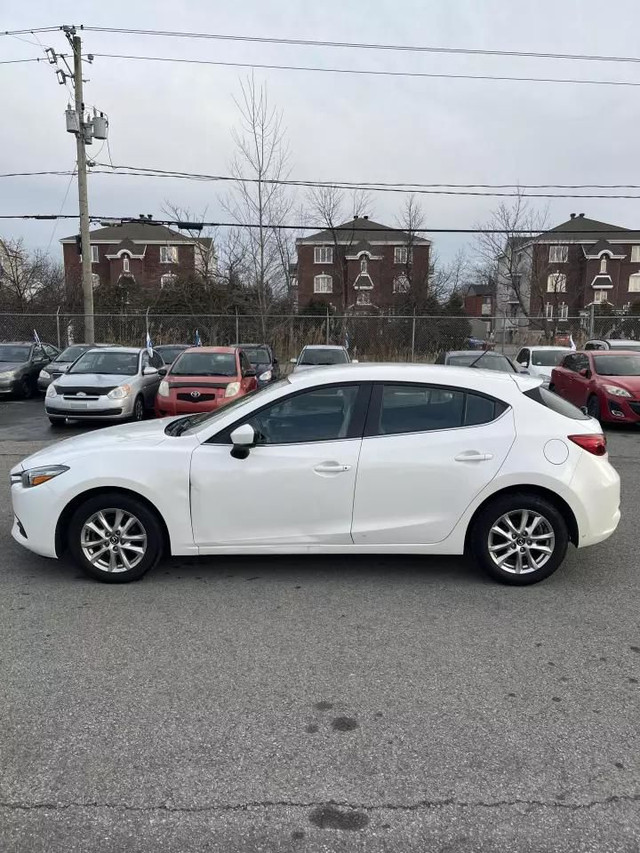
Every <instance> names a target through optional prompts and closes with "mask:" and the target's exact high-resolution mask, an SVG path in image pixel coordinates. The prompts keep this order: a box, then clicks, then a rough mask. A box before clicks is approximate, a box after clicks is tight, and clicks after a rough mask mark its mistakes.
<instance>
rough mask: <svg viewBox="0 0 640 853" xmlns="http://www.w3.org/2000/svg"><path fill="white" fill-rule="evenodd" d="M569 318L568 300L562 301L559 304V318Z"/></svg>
mask: <svg viewBox="0 0 640 853" xmlns="http://www.w3.org/2000/svg"><path fill="white" fill-rule="evenodd" d="M568 319H569V306H568V305H567V303H566V302H561V303H560V305H558V320H565V321H566V320H568Z"/></svg>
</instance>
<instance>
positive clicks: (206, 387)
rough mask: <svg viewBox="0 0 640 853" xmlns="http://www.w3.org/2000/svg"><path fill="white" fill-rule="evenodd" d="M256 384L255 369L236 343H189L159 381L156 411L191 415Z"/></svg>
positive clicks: (215, 405) (249, 389)
mask: <svg viewBox="0 0 640 853" xmlns="http://www.w3.org/2000/svg"><path fill="white" fill-rule="evenodd" d="M257 387H258V380H257V379H256V372H255V370H254V369H253V368H252V367H251V363H250V361H249V359H248V358H247V356H246V355H245V353H244V352H242V350H240V349H238V347H191V348H190V349H187V350H185V351H184V352H182V353H180V355H179V356H178V357H177V358H176V360H175V361H174V362H173V364H172V365H171V367H170V368H169V372H168V373H167V375H166V376H165V378H164V379H163V380H162V382H161V383H160V387H159V388H158V393H157V395H156V406H155V409H156V415H158V417H160V418H162V417H165V416H166V415H191V414H193V413H195V412H211V411H213V410H214V409H218V408H220V406H224V405H225V403H230V402H231V400H236V399H237V398H238V397H243V396H244V395H245V394H248V393H249V392H250V391H255V390H256V389H257Z"/></svg>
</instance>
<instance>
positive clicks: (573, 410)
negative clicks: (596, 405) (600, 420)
mask: <svg viewBox="0 0 640 853" xmlns="http://www.w3.org/2000/svg"><path fill="white" fill-rule="evenodd" d="M524 396H525V397H528V398H529V399H530V400H535V402H536V403H539V404H540V405H541V406H545V407H546V408H547V409H551V411H552V412H556V413H557V414H559V415H564V416H565V417H566V418H572V419H573V420H574V421H588V420H591V418H590V417H589V415H585V413H584V412H583V411H582V410H581V409H579V408H578V407H577V406H574V405H573V403H569V402H568V401H567V400H565V399H564V398H562V397H559V396H558V395H557V394H554V393H553V391H549V390H548V389H547V388H544V387H543V386H542V385H539V386H538V387H537V388H531V389H530V390H529V391H525V392H524Z"/></svg>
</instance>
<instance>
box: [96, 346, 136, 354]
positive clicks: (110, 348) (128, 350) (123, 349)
mask: <svg viewBox="0 0 640 853" xmlns="http://www.w3.org/2000/svg"><path fill="white" fill-rule="evenodd" d="M100 349H104V350H106V351H107V352H120V353H122V352H124V353H136V354H139V353H141V352H143V351H145V352H146V349H147V348H146V347H117V346H115V345H114V344H108V345H107V346H106V347H100Z"/></svg>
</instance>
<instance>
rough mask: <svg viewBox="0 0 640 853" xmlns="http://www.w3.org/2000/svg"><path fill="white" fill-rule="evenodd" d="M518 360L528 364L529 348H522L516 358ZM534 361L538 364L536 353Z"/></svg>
mask: <svg viewBox="0 0 640 853" xmlns="http://www.w3.org/2000/svg"><path fill="white" fill-rule="evenodd" d="M516 361H519V362H520V364H527V363H528V362H529V350H528V349H521V350H520V352H519V353H518V358H517V359H516ZM533 363H534V364H536V361H535V355H534V362H533Z"/></svg>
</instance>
